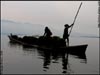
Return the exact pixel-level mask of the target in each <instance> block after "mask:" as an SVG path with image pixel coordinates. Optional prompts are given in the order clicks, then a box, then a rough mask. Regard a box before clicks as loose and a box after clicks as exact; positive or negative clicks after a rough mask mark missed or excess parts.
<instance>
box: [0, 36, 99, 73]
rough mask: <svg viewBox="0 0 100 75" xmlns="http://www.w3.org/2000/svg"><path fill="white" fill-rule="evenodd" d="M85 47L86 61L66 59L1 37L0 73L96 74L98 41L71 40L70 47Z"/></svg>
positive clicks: (57, 53)
mask: <svg viewBox="0 0 100 75" xmlns="http://www.w3.org/2000/svg"><path fill="white" fill-rule="evenodd" d="M81 44H88V47H87V49H86V53H85V55H86V58H85V57H83V58H78V56H77V55H71V54H69V55H68V57H67V58H66V57H64V55H67V54H62V53H59V52H55V53H51V52H49V51H42V50H38V49H36V48H23V46H22V45H18V44H11V43H9V38H8V37H7V35H1V51H2V55H1V70H2V73H3V74H63V73H66V74H99V38H85V37H84V38H83V37H70V45H81Z"/></svg>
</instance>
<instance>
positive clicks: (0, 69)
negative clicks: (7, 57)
mask: <svg viewBox="0 0 100 75" xmlns="http://www.w3.org/2000/svg"><path fill="white" fill-rule="evenodd" d="M2 59H3V58H2V51H0V74H2V72H3V64H2V62H3V61H2Z"/></svg>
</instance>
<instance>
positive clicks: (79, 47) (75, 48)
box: [8, 35, 88, 54]
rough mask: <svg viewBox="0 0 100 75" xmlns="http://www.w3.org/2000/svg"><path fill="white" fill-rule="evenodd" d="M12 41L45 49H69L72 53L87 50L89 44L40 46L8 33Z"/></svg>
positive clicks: (80, 52)
mask: <svg viewBox="0 0 100 75" xmlns="http://www.w3.org/2000/svg"><path fill="white" fill-rule="evenodd" d="M8 37H9V39H10V41H11V42H15V43H19V44H22V45H23V46H24V47H36V48H39V49H45V50H54V49H55V50H67V52H69V53H72V54H82V53H85V52H86V48H87V46H88V45H87V44H84V45H76V46H62V47H48V46H40V45H37V44H29V43H25V42H23V41H22V38H17V37H16V38H13V37H12V36H10V35H8Z"/></svg>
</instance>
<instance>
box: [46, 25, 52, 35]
mask: <svg viewBox="0 0 100 75" xmlns="http://www.w3.org/2000/svg"><path fill="white" fill-rule="evenodd" d="M51 35H52V32H51V31H50V29H49V28H48V27H45V32H44V36H46V37H51Z"/></svg>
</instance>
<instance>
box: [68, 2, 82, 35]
mask: <svg viewBox="0 0 100 75" xmlns="http://www.w3.org/2000/svg"><path fill="white" fill-rule="evenodd" d="M81 5H82V2H81V4H80V6H79V8H78V11H77V13H76V15H75V18H74V21H73V24H75V21H76V18H77V15H78V13H79V10H80V8H81ZM73 26H74V25H73ZM73 26H72V27H71V29H70V32H69V36H70V34H71V31H72V28H73Z"/></svg>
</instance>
